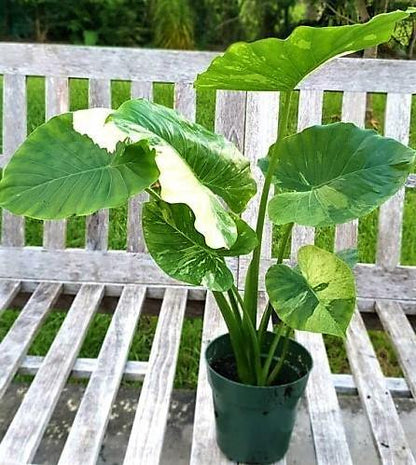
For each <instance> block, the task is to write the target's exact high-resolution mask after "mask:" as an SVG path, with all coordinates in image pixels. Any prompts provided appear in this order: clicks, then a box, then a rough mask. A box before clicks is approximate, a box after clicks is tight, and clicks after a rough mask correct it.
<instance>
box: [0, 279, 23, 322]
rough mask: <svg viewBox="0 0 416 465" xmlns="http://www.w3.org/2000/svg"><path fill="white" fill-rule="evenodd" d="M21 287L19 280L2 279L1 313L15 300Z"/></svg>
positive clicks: (0, 282) (0, 291)
mask: <svg viewBox="0 0 416 465" xmlns="http://www.w3.org/2000/svg"><path fill="white" fill-rule="evenodd" d="M20 287H21V286H20V282H19V281H0V315H1V314H2V313H3V311H4V310H6V308H7V307H8V306H9V305H10V304H11V303H12V302H13V299H14V298H15V297H16V296H17V294H18V293H19V291H20Z"/></svg>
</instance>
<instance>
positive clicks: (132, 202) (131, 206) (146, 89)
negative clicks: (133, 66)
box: [127, 81, 153, 252]
mask: <svg viewBox="0 0 416 465" xmlns="http://www.w3.org/2000/svg"><path fill="white" fill-rule="evenodd" d="M131 98H145V99H147V100H150V101H152V100H153V83H151V82H141V81H133V82H132V83H131ZM148 198H149V196H148V194H146V192H140V194H137V195H135V196H134V197H131V198H130V199H129V202H128V212H127V251H128V252H145V251H146V244H145V242H144V238H143V231H142V205H143V203H144V202H146V201H147V200H148Z"/></svg>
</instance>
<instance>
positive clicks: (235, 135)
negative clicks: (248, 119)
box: [215, 90, 247, 151]
mask: <svg viewBox="0 0 416 465" xmlns="http://www.w3.org/2000/svg"><path fill="white" fill-rule="evenodd" d="M246 96H247V93H246V92H239V91H223V90H219V91H217V100H216V105H215V132H216V133H218V134H222V135H223V136H225V137H226V138H227V139H228V140H230V141H231V142H233V143H234V144H235V145H236V146H237V148H238V149H239V150H240V151H243V150H244V132H245V116H246Z"/></svg>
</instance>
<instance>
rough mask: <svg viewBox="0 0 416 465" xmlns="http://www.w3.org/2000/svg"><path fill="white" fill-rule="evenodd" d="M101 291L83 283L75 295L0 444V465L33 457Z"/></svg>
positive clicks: (97, 286)
mask: <svg viewBox="0 0 416 465" xmlns="http://www.w3.org/2000/svg"><path fill="white" fill-rule="evenodd" d="M103 293H104V287H103V286H100V285H89V284H86V285H85V286H83V287H82V288H81V290H80V291H79V293H78V295H77V296H76V297H75V300H74V302H73V304H72V306H71V309H70V311H69V312H68V315H67V317H66V318H65V320H64V322H63V323H62V326H61V328H60V330H59V332H58V334H57V336H56V338H55V340H54V342H53V343H52V346H51V348H50V349H49V352H48V354H47V355H46V357H45V359H44V361H43V364H42V366H41V367H40V369H39V371H38V373H37V375H36V377H35V379H34V380H33V381H32V384H31V385H30V388H29V390H28V391H27V393H26V395H25V397H24V399H23V401H22V403H21V405H20V407H19V410H18V411H17V413H16V415H15V416H14V418H13V420H12V422H11V424H10V426H9V428H8V430H7V432H6V434H5V436H4V438H3V440H2V442H1V444H0V464H1V465H3V464H6V463H7V462H8V461H12V460H14V461H16V462H17V463H27V462H29V461H31V460H32V459H33V457H34V455H35V453H36V449H37V447H38V445H39V443H40V441H41V439H42V435H43V433H44V431H45V429H46V427H47V424H48V421H49V419H50V417H51V415H52V413H53V410H54V408H55V405H56V403H57V402H58V399H59V395H60V394H61V391H62V389H63V387H64V386H65V382H66V380H67V377H68V375H69V373H70V372H71V368H72V366H73V364H74V361H75V358H76V355H77V353H78V351H79V349H80V348H81V346H82V343H83V341H84V338H85V335H86V332H87V330H88V326H89V324H90V322H91V320H92V317H93V316H94V313H95V311H96V310H97V308H98V306H99V304H100V301H101V298H102V296H103Z"/></svg>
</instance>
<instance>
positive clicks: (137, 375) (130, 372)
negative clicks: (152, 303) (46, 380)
mask: <svg viewBox="0 0 416 465" xmlns="http://www.w3.org/2000/svg"><path fill="white" fill-rule="evenodd" d="M44 358H45V357H40V356H37V355H27V356H26V357H25V358H24V359H23V360H22V362H21V365H20V367H19V371H18V373H19V374H21V375H32V376H34V375H36V373H37V372H38V370H39V368H40V367H41V366H42V363H43V360H44ZM147 367H148V362H136V361H129V362H126V365H125V367H124V371H123V379H125V380H127V381H143V378H144V376H145V374H146V373H147ZM97 368H98V360H97V359H96V358H77V359H76V361H75V363H74V366H73V367H72V370H71V374H70V376H71V377H73V378H80V379H89V378H90V377H91V375H92V374H93V373H94V372H95V371H96V370H97Z"/></svg>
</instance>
